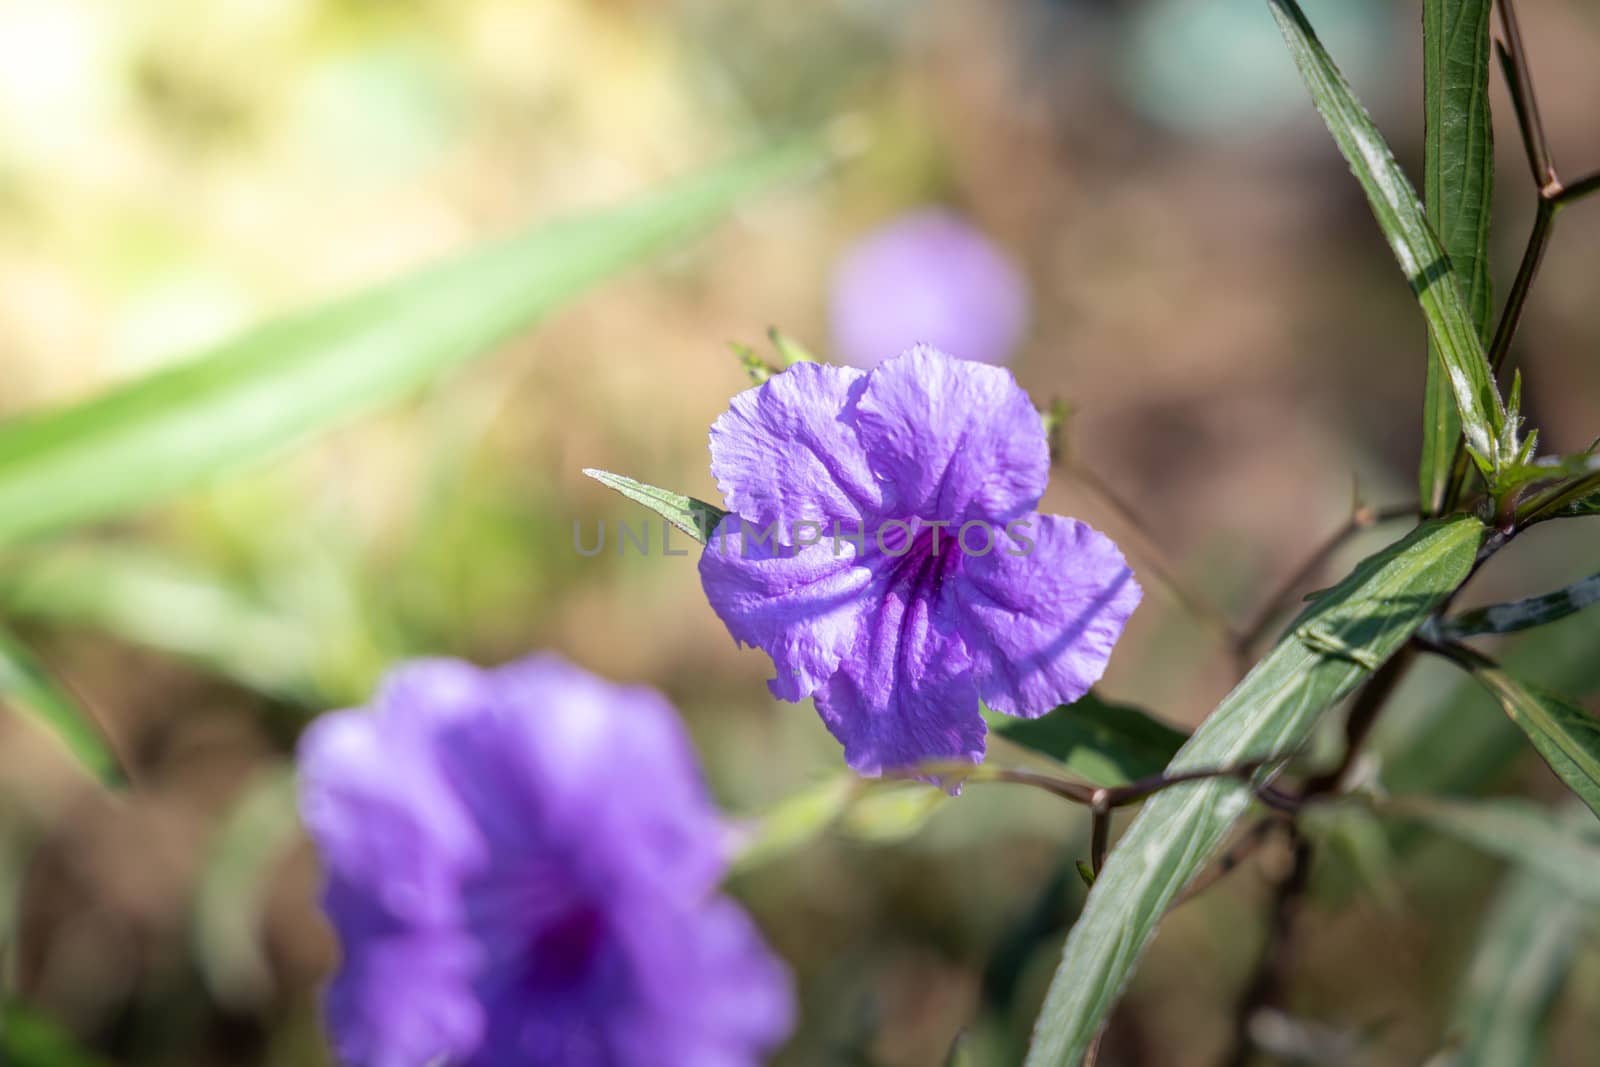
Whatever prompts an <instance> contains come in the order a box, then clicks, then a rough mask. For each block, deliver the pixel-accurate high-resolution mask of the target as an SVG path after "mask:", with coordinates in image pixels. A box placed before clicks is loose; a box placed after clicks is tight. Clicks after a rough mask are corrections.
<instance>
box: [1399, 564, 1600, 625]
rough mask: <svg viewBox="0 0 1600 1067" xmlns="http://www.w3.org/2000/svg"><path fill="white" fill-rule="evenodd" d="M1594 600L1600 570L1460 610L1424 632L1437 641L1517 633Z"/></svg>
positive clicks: (1598, 595) (1599, 591)
mask: <svg viewBox="0 0 1600 1067" xmlns="http://www.w3.org/2000/svg"><path fill="white" fill-rule="evenodd" d="M1595 604H1600V574H1595V575H1591V576H1589V577H1588V578H1584V579H1582V580H1581V581H1576V582H1573V583H1572V584H1571V585H1569V586H1567V587H1566V588H1564V589H1557V590H1556V591H1555V592H1553V593H1545V594H1544V595H1543V596H1533V597H1527V598H1525V599H1523V600H1513V601H1511V602H1510V603H1506V604H1491V605H1490V606H1489V607H1486V608H1479V609H1477V610H1476V611H1467V612H1463V613H1462V614H1460V615H1457V616H1455V617H1454V618H1449V619H1441V620H1439V621H1438V622H1435V623H1432V624H1430V625H1429V627H1428V636H1429V637H1432V638H1433V639H1435V640H1438V641H1460V640H1463V639H1465V638H1468V637H1482V636H1483V635H1485V634H1511V633H1517V632H1518V631H1520V630H1531V629H1533V628H1534V627H1536V626H1548V625H1550V624H1551V623H1553V622H1560V621H1561V620H1562V619H1565V618H1567V617H1568V616H1570V615H1576V614H1577V613H1578V612H1580V611H1582V610H1583V609H1584V608H1588V607H1593V606H1594V605H1595Z"/></svg>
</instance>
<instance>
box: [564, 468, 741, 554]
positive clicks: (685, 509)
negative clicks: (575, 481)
mask: <svg viewBox="0 0 1600 1067" xmlns="http://www.w3.org/2000/svg"><path fill="white" fill-rule="evenodd" d="M583 473H584V474H587V475H588V476H589V477H591V478H593V479H594V480H595V481H597V482H599V483H600V484H601V485H603V486H606V487H607V488H610V489H615V490H616V491H617V492H619V493H621V494H622V495H623V496H625V497H627V498H628V499H629V500H632V501H633V502H634V503H636V504H643V505H644V506H645V507H647V508H649V509H650V510H651V511H653V512H655V513H656V514H657V515H660V516H661V517H662V518H663V519H666V520H667V521H668V522H670V523H672V525H674V526H676V527H677V528H678V529H680V530H682V531H683V532H684V533H686V534H688V535H689V536H690V537H692V538H694V539H695V540H696V541H699V542H700V543H701V544H702V545H703V544H705V543H706V539H707V538H709V537H710V536H711V532H712V531H713V530H715V529H716V528H717V524H718V523H719V522H721V521H722V520H723V519H724V518H726V517H727V515H728V513H727V512H726V511H723V510H722V509H721V508H719V507H717V506H715V505H713V504H707V503H706V502H705V501H704V500H696V499H695V498H694V497H692V496H684V495H683V494H682V493H674V492H671V491H669V490H666V489H658V488H656V487H655V486H653V485H646V484H645V483H643V482H636V481H634V480H633V479H632V478H625V477H623V476H622V475H620V474H612V473H611V472H610V471H601V470H595V469H594V468H592V467H585V468H584V471H583Z"/></svg>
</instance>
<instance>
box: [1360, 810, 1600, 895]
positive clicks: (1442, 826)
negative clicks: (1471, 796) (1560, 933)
mask: <svg viewBox="0 0 1600 1067" xmlns="http://www.w3.org/2000/svg"><path fill="white" fill-rule="evenodd" d="M1378 810H1379V811H1381V812H1383V813H1386V814H1388V815H1393V816H1398V817H1400V818H1404V819H1410V820H1413V821H1416V822H1419V823H1422V824H1423V825H1425V826H1427V827H1428V828H1429V829H1432V830H1434V831H1437V832H1438V833H1441V834H1448V835H1449V836H1450V837H1453V838H1455V839H1456V840H1457V841H1460V842H1462V843H1464V844H1467V845H1471V846H1472V847H1473V848H1476V849H1479V850H1480V851H1483V852H1487V853H1488V854H1489V855H1491V856H1497V857H1499V858H1500V859H1502V860H1505V861H1506V862H1508V863H1511V864H1513V865H1516V866H1519V867H1522V868H1525V869H1526V870H1528V871H1532V872H1537V873H1538V874H1539V875H1540V876H1541V877H1543V878H1545V879H1547V880H1548V881H1550V882H1551V883H1553V884H1555V885H1559V886H1560V887H1561V888H1562V890H1563V891H1565V892H1566V893H1568V894H1569V895H1570V896H1572V897H1574V898H1576V899H1578V900H1581V901H1583V902H1584V903H1585V904H1587V905H1589V906H1591V907H1592V906H1600V824H1597V823H1595V822H1594V820H1592V819H1588V820H1584V821H1583V822H1582V823H1574V822H1573V821H1572V820H1570V819H1567V818H1564V817H1562V816H1561V815H1559V814H1558V813H1556V812H1553V811H1551V810H1550V809H1548V808H1542V807H1540V806H1539V805H1537V804H1534V803H1532V802H1530V801H1526V800H1517V799H1509V798H1496V799H1494V800H1446V799H1442V798H1436V797H1428V798H1421V797H1419V798H1405V799H1395V800H1392V801H1385V802H1383V803H1382V804H1381V805H1380V806H1379V809H1378Z"/></svg>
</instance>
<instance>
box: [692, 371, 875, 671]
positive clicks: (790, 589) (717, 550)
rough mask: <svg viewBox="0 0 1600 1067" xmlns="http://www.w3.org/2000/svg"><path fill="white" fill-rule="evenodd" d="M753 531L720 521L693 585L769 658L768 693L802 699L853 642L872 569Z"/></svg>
mask: <svg viewBox="0 0 1600 1067" xmlns="http://www.w3.org/2000/svg"><path fill="white" fill-rule="evenodd" d="M795 369H796V370H798V369H800V368H798V367H797V368H795ZM785 373H793V372H792V371H786V372H785ZM757 533H758V532H757V531H753V530H751V529H750V528H749V526H748V525H747V524H745V523H743V522H742V521H741V520H740V518H739V516H737V515H730V516H728V517H727V518H726V519H723V520H722V523H721V524H720V525H719V526H718V527H717V529H716V531H715V532H714V533H713V534H712V535H711V539H710V540H709V542H708V543H707V544H706V550H705V552H704V553H703V554H702V555H701V556H700V581H701V583H702V584H703V585H704V586H705V591H706V599H708V600H709V601H710V602H711V607H712V609H713V610H714V611H716V613H717V616H718V617H719V618H721V619H722V622H723V624H724V625H725V626H727V628H728V632H729V633H731V634H733V637H734V639H735V640H736V641H742V642H743V643H745V644H747V645H754V646H755V647H757V648H760V649H762V650H763V651H765V652H766V653H767V654H768V655H769V656H771V657H772V662H773V665H774V666H775V667H776V668H777V672H778V673H777V676H776V677H775V678H773V679H772V680H771V681H770V682H768V683H767V685H768V687H769V688H770V689H771V690H772V693H773V695H774V696H776V697H778V698H780V699H782V700H803V699H805V698H806V697H808V696H810V695H811V694H812V693H814V692H816V691H817V689H818V688H819V687H820V686H821V685H822V684H823V683H824V682H825V681H826V680H827V679H828V678H829V676H831V675H832V674H833V673H834V672H835V671H836V670H838V668H839V662H840V660H842V659H843V658H844V656H845V654H846V653H848V652H849V651H850V649H851V647H852V646H853V645H854V644H855V641H856V635H857V631H858V630H860V628H861V626H862V620H863V619H864V618H865V617H866V615H867V614H868V612H869V611H870V610H871V609H872V607H873V604H872V601H871V600H870V598H869V597H868V596H867V594H868V592H869V589H870V587H871V585H872V581H873V575H872V571H870V570H869V569H867V568H866V567H863V566H860V565H859V564H858V563H857V554H856V546H855V545H854V544H853V543H852V542H849V541H844V540H840V541H834V540H833V539H831V538H830V539H827V540H824V541H822V542H819V543H818V544H815V545H810V546H807V547H804V548H800V549H795V550H788V549H784V548H782V547H780V546H774V545H771V544H763V543H762V542H761V541H760V540H759V537H758V536H756V534H757Z"/></svg>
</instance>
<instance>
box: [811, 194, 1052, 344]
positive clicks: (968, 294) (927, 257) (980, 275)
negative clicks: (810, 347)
mask: <svg viewBox="0 0 1600 1067" xmlns="http://www.w3.org/2000/svg"><path fill="white" fill-rule="evenodd" d="M829 315H830V318H831V320H832V329H833V345H834V353H835V356H836V357H837V358H838V359H840V360H842V361H844V362H846V363H850V364H853V365H855V366H857V367H864V368H870V367H874V366H877V365H878V364H879V363H881V362H882V361H883V360H885V359H888V358H889V357H890V356H893V355H896V354H897V353H900V352H903V351H905V350H906V349H908V348H910V347H911V346H913V345H917V344H926V345H930V346H932V347H934V348H938V349H941V350H942V351H945V352H949V353H951V354H952V355H955V356H959V357H960V358H962V359H971V360H976V361H978V362H979V363H1006V362H1009V361H1010V359H1011V355H1012V353H1013V352H1014V351H1015V349H1016V347H1017V343H1018V342H1019V341H1020V340H1021V339H1022V332H1023V330H1024V329H1025V328H1026V326H1027V323H1028V289H1027V284H1026V283H1025V282H1024V281H1023V279H1022V275H1021V274H1019V273H1018V272H1017V269H1016V267H1014V266H1013V265H1012V264H1011V262H1010V260H1008V259H1007V258H1006V256H1005V255H1004V254H1003V253H1001V252H1000V250H999V249H997V248H996V247H995V246H994V244H993V243H991V242H990V241H989V239H988V238H987V237H985V236H984V235H983V234H982V233H980V232H979V231H978V230H976V229H974V228H973V227H972V226H971V225H969V224H968V223H966V222H964V221H962V219H961V218H959V217H958V216H956V215H954V214H952V213H950V212H948V211H942V210H924V211H916V212H912V213H910V214H907V215H902V216H900V217H899V218H898V219H895V220H894V221H893V222H890V223H888V224H886V225H884V226H881V227H879V228H878V229H877V230H874V231H873V232H872V233H870V234H868V235H867V236H866V237H864V238H862V239H861V240H860V241H858V242H857V243H856V244H855V245H853V246H852V247H851V248H850V249H848V250H847V251H846V252H845V254H844V256H843V257H842V258H841V259H840V261H839V264H838V266H837V267H836V268H835V271H834V277H833V293H832V298H831V300H830V309H829Z"/></svg>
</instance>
